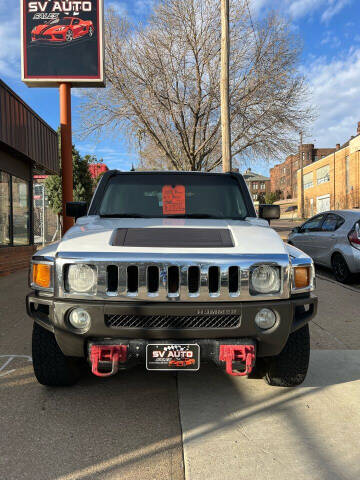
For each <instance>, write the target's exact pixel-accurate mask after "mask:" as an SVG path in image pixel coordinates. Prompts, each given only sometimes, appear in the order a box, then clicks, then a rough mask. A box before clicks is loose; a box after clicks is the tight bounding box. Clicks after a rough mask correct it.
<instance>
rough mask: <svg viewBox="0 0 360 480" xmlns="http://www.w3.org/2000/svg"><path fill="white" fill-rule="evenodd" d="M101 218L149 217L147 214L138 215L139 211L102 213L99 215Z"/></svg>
mask: <svg viewBox="0 0 360 480" xmlns="http://www.w3.org/2000/svg"><path fill="white" fill-rule="evenodd" d="M100 217H101V218H150V217H149V216H147V215H140V214H139V213H104V214H102V215H100Z"/></svg>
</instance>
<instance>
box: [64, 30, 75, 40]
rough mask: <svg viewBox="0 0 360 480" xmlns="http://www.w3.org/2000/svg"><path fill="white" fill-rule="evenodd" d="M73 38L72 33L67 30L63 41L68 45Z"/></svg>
mask: <svg viewBox="0 0 360 480" xmlns="http://www.w3.org/2000/svg"><path fill="white" fill-rule="evenodd" d="M73 38H74V35H73V32H72V31H71V30H68V31H67V32H66V34H65V40H66V41H67V42H69V43H70V42H72V41H73Z"/></svg>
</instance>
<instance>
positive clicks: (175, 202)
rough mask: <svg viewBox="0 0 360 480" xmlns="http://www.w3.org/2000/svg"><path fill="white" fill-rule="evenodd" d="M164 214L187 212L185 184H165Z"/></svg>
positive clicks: (163, 196) (163, 193) (163, 191)
mask: <svg viewBox="0 0 360 480" xmlns="http://www.w3.org/2000/svg"><path fill="white" fill-rule="evenodd" d="M162 201H163V215H183V214H184V213H185V187H184V185H175V186H174V187H173V186H172V185H164V186H163V188H162Z"/></svg>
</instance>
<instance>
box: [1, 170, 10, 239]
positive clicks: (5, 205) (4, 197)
mask: <svg viewBox="0 0 360 480" xmlns="http://www.w3.org/2000/svg"><path fill="white" fill-rule="evenodd" d="M10 215H11V210H10V175H8V174H7V173H5V172H0V245H9V244H10Z"/></svg>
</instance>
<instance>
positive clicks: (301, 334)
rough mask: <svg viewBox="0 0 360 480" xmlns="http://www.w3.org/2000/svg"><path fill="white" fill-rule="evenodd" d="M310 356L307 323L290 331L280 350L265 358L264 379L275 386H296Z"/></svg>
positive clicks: (303, 378)
mask: <svg viewBox="0 0 360 480" xmlns="http://www.w3.org/2000/svg"><path fill="white" fill-rule="evenodd" d="M309 358H310V333H309V325H305V326H304V327H302V328H300V329H299V330H296V331H295V332H294V333H292V334H291V335H290V336H289V338H288V341H287V342H286V345H285V347H284V348H283V350H282V352H281V353H280V354H279V355H277V356H276V357H272V358H269V359H267V362H266V363H267V365H266V373H265V377H264V378H265V380H266V382H267V383H268V384H269V385H274V386H276V387H296V386H297V385H300V384H301V383H302V382H303V381H304V380H305V377H306V374H307V371H308V367H309Z"/></svg>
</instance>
